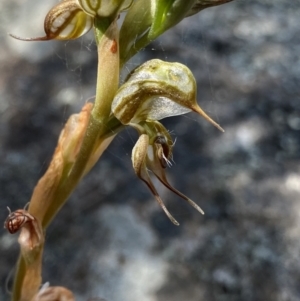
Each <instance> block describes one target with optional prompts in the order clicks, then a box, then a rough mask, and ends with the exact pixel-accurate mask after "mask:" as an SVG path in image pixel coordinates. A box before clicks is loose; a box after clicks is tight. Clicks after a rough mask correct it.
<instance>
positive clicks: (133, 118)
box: [112, 59, 224, 225]
mask: <svg viewBox="0 0 300 301" xmlns="http://www.w3.org/2000/svg"><path fill="white" fill-rule="evenodd" d="M196 94H197V93H196V82H195V78H194V76H193V74H192V73H191V71H190V70H189V69H188V68H187V67H186V66H184V65H182V64H179V63H169V62H164V61H161V60H157V59H155V60H151V61H148V62H147V63H145V64H143V65H141V66H140V67H138V68H136V69H135V70H134V71H133V72H132V73H131V74H130V76H129V78H128V79H127V81H126V82H125V83H124V84H123V85H122V86H121V87H120V88H119V90H118V91H117V93H116V95H115V97H114V100H113V103H112V113H113V114H114V116H115V117H116V118H117V119H119V120H120V121H121V122H122V123H123V124H124V125H130V126H132V127H134V128H135V129H136V130H137V131H138V133H139V135H140V136H139V139H138V141H137V143H136V144H135V146H134V148H133V150H132V164H133V168H134V171H135V173H136V174H137V176H138V177H139V178H140V179H141V180H143V181H144V182H145V183H146V184H147V186H148V187H149V189H150V190H151V192H152V194H153V195H154V196H155V198H156V200H157V201H158V203H159V205H160V206H161V207H162V209H163V210H164V212H165V213H166V215H167V216H168V217H169V219H170V220H171V221H172V222H173V223H174V224H175V225H179V224H178V222H177V221H176V220H175V219H174V217H173V216H172V215H171V214H170V212H169V211H168V210H167V208H166V206H165V205H164V203H163V201H162V200H161V198H160V196H159V194H158V192H157V190H156V188H155V187H154V185H153V183H152V181H151V178H150V176H149V173H148V170H150V171H152V173H153V174H154V175H155V176H156V177H157V178H158V179H159V181H160V182H161V183H162V184H163V185H165V186H166V187H167V188H168V189H170V190H171V191H173V192H174V193H175V194H177V195H178V196H180V197H181V198H183V199H184V200H186V201H187V202H188V203H190V204H191V205H192V206H193V207H194V208H195V209H197V210H198V211H199V212H201V213H202V214H203V211H202V209H201V208H200V207H199V206H198V205H197V204H195V203H194V202H193V201H192V200H191V199H189V198H188V197H187V196H185V195H184V194H182V193H181V192H179V191H178V190H176V189H175V188H174V187H172V186H171V184H170V183H169V182H168V180H167V178H166V175H165V168H166V167H167V166H170V165H171V160H172V149H173V146H174V142H173V140H172V138H171V136H170V134H169V132H168V131H167V130H166V129H165V127H164V126H163V125H162V124H161V123H160V122H159V121H158V120H160V119H163V118H166V117H170V116H177V115H182V114H185V113H188V112H191V111H194V112H196V113H198V114H199V115H201V116H202V117H204V118H205V119H206V120H207V121H209V122H210V123H212V124H213V125H214V126H216V127H217V128H218V129H219V130H221V131H224V130H223V129H222V128H221V127H220V125H219V124H217V123H216V122H215V121H213V120H212V119H211V118H210V117H209V116H208V115H207V114H206V113H205V112H204V111H203V110H202V109H201V108H200V107H199V105H198V103H197V101H196Z"/></svg>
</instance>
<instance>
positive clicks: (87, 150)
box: [5, 0, 231, 301]
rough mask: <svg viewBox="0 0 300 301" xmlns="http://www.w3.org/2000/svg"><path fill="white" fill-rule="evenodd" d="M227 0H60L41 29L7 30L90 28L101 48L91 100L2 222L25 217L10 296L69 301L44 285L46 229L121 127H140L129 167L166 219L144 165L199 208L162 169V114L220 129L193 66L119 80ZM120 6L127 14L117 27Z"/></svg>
mask: <svg viewBox="0 0 300 301" xmlns="http://www.w3.org/2000/svg"><path fill="white" fill-rule="evenodd" d="M228 1H231V0H135V1H134V0H63V1H61V2H59V3H58V4H57V5H55V6H54V7H53V8H52V9H51V10H50V11H49V12H48V14H47V15H46V17H45V22H44V29H45V36H43V37H37V38H21V37H18V36H16V35H13V34H11V36H12V37H14V38H16V39H19V40H25V41H31V42H32V41H49V40H52V39H57V40H69V39H75V38H78V37H81V36H82V35H83V34H85V33H87V32H88V31H89V30H90V29H91V28H92V27H93V28H94V32H95V40H96V44H97V49H98V70H97V72H98V75H97V80H96V96H95V101H94V103H86V104H85V106H84V107H83V108H82V111H81V112H80V113H78V114H74V115H72V116H71V117H70V118H69V120H68V122H67V123H66V125H65V127H64V129H63V130H62V132H61V135H60V137H59V139H58V143H57V147H56V149H55V151H54V154H53V158H52V161H51V163H50V165H49V168H48V170H47V171H46V173H45V174H44V175H43V177H42V178H41V179H40V180H39V182H38V183H37V185H36V187H35V189H34V191H33V194H32V197H31V200H30V202H29V207H28V210H23V211H20V210H17V211H15V213H11V212H10V213H9V216H8V218H7V220H6V222H5V227H6V228H7V229H8V230H9V231H10V232H16V231H17V230H19V226H18V224H19V221H20V220H22V221H23V222H22V223H20V224H22V226H23V228H22V229H21V233H20V236H19V243H20V247H21V253H20V257H19V261H18V266H17V272H16V275H15V281H14V287H13V294H12V301H51V300H53V299H55V300H68V301H73V300H74V296H73V294H72V292H70V291H69V290H67V289H65V288H63V287H51V286H49V284H46V285H43V286H41V285H42V282H43V281H42V276H41V271H42V254H43V248H44V240H45V239H44V238H45V231H46V229H47V227H48V225H49V224H50V222H51V221H52V220H53V218H54V217H55V216H56V214H57V212H58V211H59V210H60V208H61V207H62V206H63V205H64V203H65V202H66V201H67V199H68V197H69V196H70V194H71V193H72V192H73V190H74V189H75V188H76V186H77V184H78V183H79V182H80V180H81V179H82V178H83V177H84V176H85V175H86V174H87V173H88V172H89V171H90V170H91V168H92V167H93V166H94V164H95V163H96V162H97V161H98V160H99V158H100V157H101V155H102V153H103V152H104V150H105V149H106V148H107V147H108V145H109V144H110V143H111V141H112V140H113V139H114V137H115V136H116V135H117V134H118V133H119V132H120V131H122V130H123V129H124V128H125V127H126V126H131V127H133V128H135V129H136V130H137V131H138V133H139V138H138V140H137V142H136V144H135V146H134V148H133V150H132V164H133V169H134V171H135V173H136V174H137V176H138V177H139V178H140V179H141V180H142V181H143V182H145V183H146V185H147V186H148V188H149V189H150V191H151V192H152V194H153V195H154V197H155V198H156V200H157V202H158V203H159V205H160V206H161V208H162V209H163V210H164V212H165V213H166V215H167V216H168V217H169V219H170V220H171V221H172V222H173V223H174V224H175V225H179V223H178V222H177V221H176V220H175V219H174V217H173V216H172V215H171V214H170V212H169V211H168V210H167V208H166V206H165V205H164V203H163V201H162V199H161V198H160V196H159V194H158V193H157V190H156V188H155V186H154V185H153V183H152V181H151V178H150V175H149V173H148V170H151V171H152V173H153V174H154V175H155V176H156V177H157V178H158V179H159V181H160V182H161V183H162V184H163V185H164V186H166V187H167V188H168V189H170V190H171V191H172V192H174V193H175V194H177V195H178V196H180V197H181V198H182V199H184V200H185V201H187V202H188V203H189V204H190V205H192V206H193V207H194V208H195V209H196V210H198V211H199V212H200V213H202V214H203V211H202V209H201V208H200V207H199V206H198V205H197V204H196V203H194V202H193V201H192V200H191V199H190V198H188V197H187V196H185V195H184V194H182V193H181V192H179V191H178V190H176V189H175V188H174V187H173V186H172V185H171V184H170V183H169V182H168V180H167V177H166V173H165V169H166V167H168V166H170V165H171V161H172V150H173V147H174V142H173V140H172V138H171V136H170V134H169V132H168V131H167V129H166V128H165V127H164V126H163V125H162V124H161V123H160V121H159V120H161V119H164V118H166V117H170V116H177V115H182V114H186V113H189V112H196V113H197V114H199V115H200V116H202V117H203V118H204V119H205V120H207V121H208V122H210V123H211V124H212V125H214V126H215V127H216V128H218V129H219V130H221V131H224V130H223V129H222V127H221V126H220V125H219V124H217V123H216V122H215V121H214V120H213V119H212V118H211V117H209V116H208V115H207V114H206V113H205V112H204V111H203V110H202V109H201V108H200V106H199V105H198V103H197V87H196V81H195V78H194V76H193V74H192V72H191V71H190V70H189V69H188V68H187V67H186V66H184V65H182V64H180V63H176V62H174V63H170V62H164V61H161V60H151V61H148V62H146V63H144V64H142V65H141V66H139V67H138V68H136V69H135V70H133V71H132V72H131V73H130V74H129V76H128V78H127V80H126V81H125V83H124V84H123V85H121V86H120V85H119V77H120V69H121V68H122V67H123V66H124V65H125V63H126V62H127V61H128V60H129V59H130V58H131V57H132V56H133V55H134V54H136V53H137V52H138V51H140V50H141V49H142V48H143V47H145V46H147V45H148V44H149V43H150V42H151V41H153V40H154V39H156V38H157V37H158V36H159V35H161V34H162V33H164V32H165V31H167V30H168V29H169V28H171V27H173V26H175V25H176V24H177V23H179V22H180V21H181V20H182V19H184V18H185V17H188V16H190V15H193V14H195V13H197V12H199V11H201V10H202V9H204V8H206V7H210V6H215V5H219V4H223V3H225V2H228ZM121 12H124V13H125V14H126V15H125V19H124V22H123V23H122V24H121V25H120V26H119V25H118V23H117V19H118V18H119V14H120V13H121ZM100 184H101V183H100ZM20 212H21V213H20ZM49 296H50V297H49ZM51 298H52V299H51Z"/></svg>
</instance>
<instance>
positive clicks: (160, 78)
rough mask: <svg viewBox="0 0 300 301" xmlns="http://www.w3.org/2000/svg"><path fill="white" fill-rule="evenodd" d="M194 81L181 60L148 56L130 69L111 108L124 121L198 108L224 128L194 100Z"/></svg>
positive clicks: (164, 116) (147, 118)
mask: <svg viewBox="0 0 300 301" xmlns="http://www.w3.org/2000/svg"><path fill="white" fill-rule="evenodd" d="M196 90H197V88H196V81H195V78H194V76H193V74H192V72H191V71H190V70H189V69H188V68H187V67H186V66H184V65H182V64H180V63H168V62H164V61H161V60H158V59H155V60H151V61H148V62H146V63H145V64H143V65H141V66H140V67H138V68H137V69H135V70H134V71H133V73H132V74H131V75H130V77H129V79H128V80H127V81H126V83H125V84H123V85H122V86H121V87H120V88H119V90H118V91H117V94H116V95H115V98H114V100H113V103H112V112H113V114H114V115H115V117H116V118H117V119H119V120H120V121H121V122H122V123H123V124H129V123H136V124H137V123H139V122H141V121H149V120H160V119H163V118H166V117H170V116H177V115H182V114H186V113H188V112H190V111H194V112H197V113H198V114H200V115H201V116H203V117H204V118H205V119H206V120H207V121H209V122H211V123H212V124H213V125H214V126H216V127H217V128H218V129H220V130H221V131H224V130H223V129H222V128H221V127H220V126H219V125H218V124H217V123H216V122H215V121H213V120H212V119H211V118H210V117H209V116H208V115H207V114H206V113H205V112H204V111H203V110H202V109H201V108H200V107H199V106H198V104H197V101H196Z"/></svg>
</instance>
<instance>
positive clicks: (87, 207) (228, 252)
mask: <svg viewBox="0 0 300 301" xmlns="http://www.w3.org/2000/svg"><path fill="white" fill-rule="evenodd" d="M52 5H53V1H35V0H1V1H0V38H1V44H0V72H1V75H0V112H1V118H0V141H1V142H0V164H1V165H0V220H1V221H2V222H4V220H5V218H6V216H7V214H8V212H7V209H6V206H9V207H10V208H11V209H12V210H16V209H19V208H22V207H24V205H25V204H26V203H27V202H28V200H29V199H30V196H31V191H32V190H33V188H34V186H35V183H36V182H37V181H38V179H39V178H40V177H41V176H42V175H43V173H44V172H45V170H46V168H47V165H48V163H49V161H50V159H51V155H52V153H53V150H54V147H55V145H56V141H57V137H58V135H59V133H60V130H61V129H62V127H63V125H64V123H65V122H66V120H67V118H68V116H69V115H70V114H71V113H75V112H78V111H79V110H80V108H81V107H82V106H83V104H84V103H85V102H86V101H87V99H89V98H90V97H92V96H93V95H94V93H95V92H94V90H95V76H96V65H97V57H96V48H95V43H94V41H93V36H92V34H90V35H88V36H86V37H84V38H83V39H81V40H78V41H72V42H43V43H41V42H33V43H29V42H21V41H16V40H13V39H12V38H10V37H8V35H7V32H11V33H14V34H16V35H20V36H23V37H34V36H39V35H42V34H43V19H44V16H45V14H46V13H47V12H48V10H49V9H50V8H51V7H52ZM150 58H160V59H164V60H167V61H178V62H181V63H184V64H186V65H187V66H188V67H189V68H190V69H191V70H192V71H193V73H194V74H195V76H196V78H197V82H198V102H199V103H200V105H201V106H202V108H203V109H204V110H205V111H206V112H208V113H209V115H210V116H211V117H212V118H214V119H215V120H216V121H217V122H219V123H220V124H221V125H222V126H223V127H224V128H225V130H226V132H225V133H224V134H222V133H220V132H218V131H217V130H216V129H215V128H214V127H213V126H211V125H210V124H208V123H207V122H206V121H204V120H203V119H202V118H200V117H198V116H196V115H195V114H188V115H186V116H181V117H176V118H169V119H166V120H164V121H163V123H164V124H165V126H166V127H167V128H168V129H169V130H170V131H171V132H172V135H173V138H174V139H175V138H176V147H175V150H174V161H175V164H174V165H173V166H172V168H171V169H169V170H168V177H169V179H170V182H171V183H172V184H174V186H175V187H176V188H178V189H179V190H181V191H182V192H183V193H185V194H187V195H188V196H189V197H191V198H192V199H193V200H195V201H196V202H197V203H198V204H199V205H200V206H201V207H202V208H203V209H204V211H205V215H204V216H201V215H200V214H199V213H197V212H196V211H195V210H194V209H193V208H192V207H190V206H189V205H188V204H186V203H185V201H183V200H181V199H179V198H178V197H177V196H175V195H174V194H172V193H171V192H169V191H167V190H165V189H164V188H161V189H160V193H161V195H162V198H163V199H164V200H165V202H166V204H167V207H168V208H169V210H170V212H171V213H172V214H173V215H174V217H175V218H176V219H177V220H178V221H179V222H180V224H181V225H180V227H176V226H174V225H173V224H172V223H171V222H170V221H169V220H168V218H167V217H166V216H165V215H164V213H163V212H162V210H161V209H160V208H159V206H158V205H157V203H156V201H155V200H154V198H153V197H152V195H151V194H150V193H149V191H148V189H147V187H146V186H145V185H144V184H143V183H142V182H141V181H139V180H138V179H137V178H136V176H135V175H134V172H133V170H132V166H131V160H130V156H131V149H132V147H133V145H134V143H135V141H136V139H137V135H136V133H135V132H134V131H132V130H131V129H128V130H127V129H126V130H125V131H123V132H122V133H121V134H119V136H118V137H117V138H116V139H115V141H114V142H113V143H112V144H111V146H110V147H109V149H108V150H107V151H106V153H105V155H104V156H103V157H102V159H101V160H100V161H99V163H98V164H97V165H96V166H95V168H94V169H93V170H92V172H91V173H90V174H89V175H88V176H87V177H86V178H85V179H84V180H83V182H82V183H81V184H80V185H79V187H78V189H77V190H76V191H75V193H74V194H73V195H72V197H71V198H70V200H69V202H68V203H67V204H66V206H65V207H64V208H63V209H62V211H61V212H60V213H59V214H58V216H57V218H56V219H55V220H54V222H53V223H52V225H51V226H50V227H49V229H48V231H47V234H46V239H47V243H46V250H45V254H44V270H43V281H44V282H46V281H49V282H50V283H51V285H63V286H66V287H68V288H69V289H71V290H72V291H74V293H75V295H76V298H77V300H78V301H81V300H82V301H86V300H88V299H89V298H90V299H92V298H95V297H99V298H103V299H105V300H106V301H129V300H130V301H171V300H172V301H184V300H189V301H201V300H206V301H237V300H239V301H260V300H263V301H275V300H276V301H277V300H278V301H279V300H280V301H294V300H300V285H299V283H300V261H299V257H300V2H299V0H296V1H290V0H252V1H247V0H239V1H234V2H232V3H228V4H226V5H222V6H220V7H215V8H209V9H206V10H204V11H203V12H201V13H200V14H197V15H195V16H193V17H191V18H188V19H186V20H184V21H183V22H182V23H181V24H180V25H178V26H177V27H175V28H174V29H172V30H170V31H169V32H167V33H165V34H164V35H163V36H162V37H161V38H160V39H159V40H157V41H156V42H155V43H153V44H152V45H150V46H149V47H148V48H147V49H145V50H144V51H143V52H141V53H140V55H139V56H137V57H135V58H134V59H133V60H132V61H131V62H130V63H129V64H128V65H127V66H126V68H127V70H131V69H132V68H134V67H135V66H137V65H138V64H140V63H142V62H144V61H145V60H147V59H150ZM157 184H158V183H157ZM17 256H18V243H17V235H9V234H8V233H7V232H6V231H5V230H4V229H3V230H1V232H0V258H1V264H0V300H1V301H2V300H4V301H6V300H9V293H8V292H7V289H6V287H8V290H9V289H10V287H11V277H10V278H9V275H11V274H12V272H13V268H14V265H15V262H16V260H17ZM6 283H7V285H6ZM93 300H95V299H93Z"/></svg>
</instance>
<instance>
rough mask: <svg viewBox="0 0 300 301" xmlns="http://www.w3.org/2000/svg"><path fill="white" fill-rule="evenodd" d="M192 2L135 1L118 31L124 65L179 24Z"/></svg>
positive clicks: (180, 0)
mask: <svg viewBox="0 0 300 301" xmlns="http://www.w3.org/2000/svg"><path fill="white" fill-rule="evenodd" d="M194 2H195V0H138V1H135V2H134V3H133V4H132V6H131V7H130V9H129V10H128V13H127V15H126V17H125V20H124V22H123V25H122V27H121V31H120V50H121V51H120V58H121V62H122V63H123V64H124V63H125V62H126V61H127V60H128V59H129V58H130V57H132V56H133V55H134V54H136V53H137V52H138V51H139V50H140V49H142V48H143V47H146V46H147V45H148V44H149V43H150V42H151V41H153V40H154V39H156V38H157V37H158V36H159V35H161V34H162V33H164V32H165V31H166V30H167V29H169V28H171V27H172V26H174V25H176V24H177V23H179V22H180V21H181V20H182V19H183V18H184V17H185V15H186V14H187V12H188V11H189V10H190V9H191V8H192V6H193V4H194Z"/></svg>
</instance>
